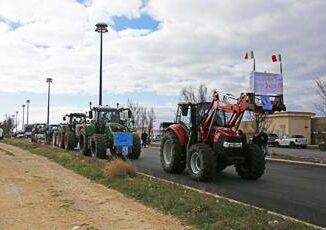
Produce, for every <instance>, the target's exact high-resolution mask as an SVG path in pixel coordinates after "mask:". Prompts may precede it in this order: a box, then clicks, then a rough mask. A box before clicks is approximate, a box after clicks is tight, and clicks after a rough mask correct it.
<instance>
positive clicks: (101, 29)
mask: <svg viewBox="0 0 326 230" xmlns="http://www.w3.org/2000/svg"><path fill="white" fill-rule="evenodd" d="M107 27H108V25H107V24H105V23H103V22H100V23H97V24H96V29H95V31H96V32H98V33H100V34H101V45H100V88H99V105H102V37H103V33H106V32H108V29H107Z"/></svg>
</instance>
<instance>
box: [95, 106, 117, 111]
mask: <svg viewBox="0 0 326 230" xmlns="http://www.w3.org/2000/svg"><path fill="white" fill-rule="evenodd" d="M92 110H96V111H118V109H117V108H113V107H109V106H97V107H93V108H92Z"/></svg>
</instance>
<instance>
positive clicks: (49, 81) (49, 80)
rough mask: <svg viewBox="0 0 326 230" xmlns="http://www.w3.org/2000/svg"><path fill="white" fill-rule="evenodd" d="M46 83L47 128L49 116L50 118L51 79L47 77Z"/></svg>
mask: <svg viewBox="0 0 326 230" xmlns="http://www.w3.org/2000/svg"><path fill="white" fill-rule="evenodd" d="M46 82H47V83H48V116H47V119H46V124H47V127H49V116H50V84H51V83H52V78H50V77H48V78H47V79H46Z"/></svg>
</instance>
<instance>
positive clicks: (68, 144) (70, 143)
mask: <svg viewBox="0 0 326 230" xmlns="http://www.w3.org/2000/svg"><path fill="white" fill-rule="evenodd" d="M64 146H65V149H66V150H74V148H75V134H74V133H73V132H70V131H68V132H66V134H65V138H64Z"/></svg>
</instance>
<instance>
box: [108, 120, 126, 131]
mask: <svg viewBox="0 0 326 230" xmlns="http://www.w3.org/2000/svg"><path fill="white" fill-rule="evenodd" d="M105 127H106V128H108V129H109V130H110V131H111V132H112V133H115V132H128V128H127V127H125V126H123V125H121V124H119V123H114V122H110V123H106V125H105Z"/></svg>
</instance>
